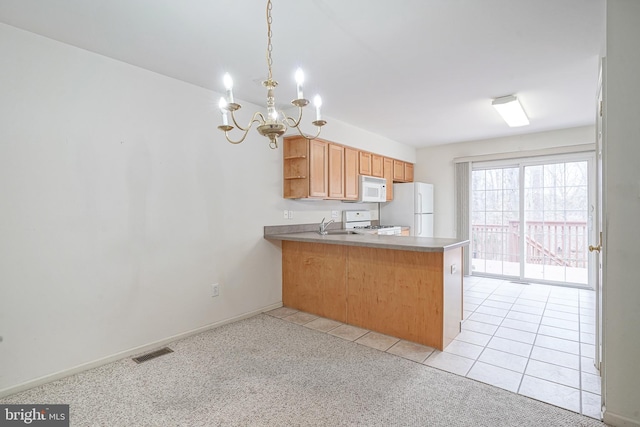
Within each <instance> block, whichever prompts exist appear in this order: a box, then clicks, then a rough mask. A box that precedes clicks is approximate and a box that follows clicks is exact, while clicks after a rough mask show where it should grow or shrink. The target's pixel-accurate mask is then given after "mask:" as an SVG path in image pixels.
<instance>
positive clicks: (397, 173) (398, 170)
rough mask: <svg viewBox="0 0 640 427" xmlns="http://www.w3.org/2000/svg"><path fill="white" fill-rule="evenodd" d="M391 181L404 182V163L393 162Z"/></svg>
mask: <svg viewBox="0 0 640 427" xmlns="http://www.w3.org/2000/svg"><path fill="white" fill-rule="evenodd" d="M393 181H394V182H404V162H403V161H401V160H394V161H393Z"/></svg>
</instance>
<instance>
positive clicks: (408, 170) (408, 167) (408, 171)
mask: <svg viewBox="0 0 640 427" xmlns="http://www.w3.org/2000/svg"><path fill="white" fill-rule="evenodd" d="M404 181H405V182H413V163H406V162H405V164H404Z"/></svg>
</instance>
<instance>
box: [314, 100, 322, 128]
mask: <svg viewBox="0 0 640 427" xmlns="http://www.w3.org/2000/svg"><path fill="white" fill-rule="evenodd" d="M313 105H314V106H315V107H316V121H318V122H319V121H320V120H322V115H321V114H320V107H322V98H320V95H316V96H315V97H314V98H313Z"/></svg>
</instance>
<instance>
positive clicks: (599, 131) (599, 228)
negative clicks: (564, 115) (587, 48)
mask: <svg viewBox="0 0 640 427" xmlns="http://www.w3.org/2000/svg"><path fill="white" fill-rule="evenodd" d="M605 65H606V63H605V59H602V63H601V65H600V79H599V82H598V99H597V116H596V135H597V138H596V206H595V214H596V220H595V228H596V230H595V231H596V236H597V239H598V242H596V243H594V245H590V246H589V251H591V252H592V253H593V254H594V256H595V264H596V267H597V274H596V277H595V293H596V306H595V311H596V313H595V317H596V330H595V338H596V341H595V343H596V346H595V347H596V354H595V355H594V360H595V366H596V369H598V370H599V371H600V377H601V378H602V377H603V376H604V375H603V374H604V373H603V372H602V371H601V370H600V367H601V366H602V288H603V286H604V283H603V280H602V277H603V275H602V264H603V260H604V256H605V254H604V250H603V249H604V247H603V244H602V242H603V234H604V227H603V218H604V215H603V197H602V176H603V171H602V163H603V162H602V159H603V154H604V144H605V140H604V135H605V132H604V129H603V125H604V122H603V114H604V94H603V82H604V79H605V68H606V67H605ZM603 390H604V387H603ZM602 398H603V402H602V403H603V404H604V393H602Z"/></svg>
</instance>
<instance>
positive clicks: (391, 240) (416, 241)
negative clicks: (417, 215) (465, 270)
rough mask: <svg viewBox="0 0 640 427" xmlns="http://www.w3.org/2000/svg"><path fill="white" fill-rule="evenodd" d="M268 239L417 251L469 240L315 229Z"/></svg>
mask: <svg viewBox="0 0 640 427" xmlns="http://www.w3.org/2000/svg"><path fill="white" fill-rule="evenodd" d="M264 238H265V239H268V240H290V241H296V242H308V243H324V244H328V245H346V246H365V247H370V248H380V249H395V250H402V251H416V252H444V251H446V250H449V249H455V248H459V247H462V246H467V245H468V244H469V240H461V239H449V238H435V237H434V238H432V237H413V236H379V235H377V234H326V235H320V234H318V233H317V232H315V231H305V232H298V233H274V234H271V233H269V234H267V233H265V235H264Z"/></svg>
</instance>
